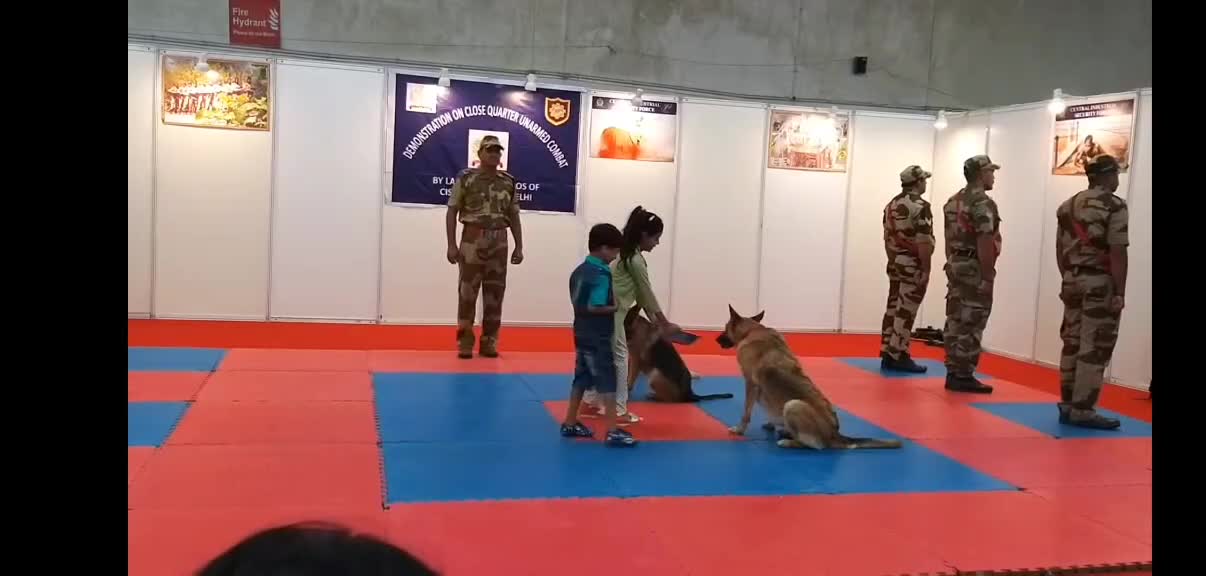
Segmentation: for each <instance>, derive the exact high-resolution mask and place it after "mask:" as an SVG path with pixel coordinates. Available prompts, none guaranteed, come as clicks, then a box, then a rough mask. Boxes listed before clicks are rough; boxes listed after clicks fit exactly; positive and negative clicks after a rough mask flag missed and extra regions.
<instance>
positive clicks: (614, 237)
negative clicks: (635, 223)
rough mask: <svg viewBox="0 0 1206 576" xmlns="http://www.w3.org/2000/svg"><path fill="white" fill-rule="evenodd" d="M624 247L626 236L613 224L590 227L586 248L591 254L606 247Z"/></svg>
mask: <svg viewBox="0 0 1206 576" xmlns="http://www.w3.org/2000/svg"><path fill="white" fill-rule="evenodd" d="M623 245H624V236H623V235H622V234H620V229H619V228H616V227H615V226H613V225H611V224H595V225H594V226H591V227H590V236H589V237H587V239H586V247H587V248H589V249H590V251H591V252H594V251H595V250H598V249H599V248H602V247H604V246H607V247H610V248H619V247H621V246H623Z"/></svg>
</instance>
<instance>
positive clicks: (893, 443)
mask: <svg viewBox="0 0 1206 576" xmlns="http://www.w3.org/2000/svg"><path fill="white" fill-rule="evenodd" d="M838 440H839V441H841V442H842V443H843V444H845V447H846V449H848V450H854V449H855V448H862V449H868V448H872V449H874V448H880V449H884V448H900V447H901V446H902V445H903V444H902V443H901V442H900V440H877V439H875V438H851V437H849V436H842V435H841V434H838Z"/></svg>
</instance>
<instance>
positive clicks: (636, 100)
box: [632, 88, 645, 108]
mask: <svg viewBox="0 0 1206 576" xmlns="http://www.w3.org/2000/svg"><path fill="white" fill-rule="evenodd" d="M644 93H645V91H644V90H641V89H640V88H637V91H636V94H635V95H633V97H632V106H633V107H634V108H639V107H640V106H641V104H644V103H645V99H644V98H642V97H641V94H644Z"/></svg>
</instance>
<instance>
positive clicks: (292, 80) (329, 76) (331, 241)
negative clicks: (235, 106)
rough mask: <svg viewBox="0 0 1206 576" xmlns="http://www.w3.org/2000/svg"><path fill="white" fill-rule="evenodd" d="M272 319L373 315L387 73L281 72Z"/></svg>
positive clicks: (303, 68)
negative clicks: (383, 110)
mask: <svg viewBox="0 0 1206 576" xmlns="http://www.w3.org/2000/svg"><path fill="white" fill-rule="evenodd" d="M276 70H277V74H276V85H277V93H278V94H287V95H288V96H287V97H285V98H281V99H280V100H279V101H278V102H277V110H276V118H277V126H276V130H277V149H276V156H275V159H276V189H275V193H274V195H273V211H272V218H273V222H272V277H271V299H270V301H269V311H270V313H271V315H272V317H273V318H304V319H328V320H362V321H375V320H376V319H377V289H378V286H379V285H380V284H379V277H378V271H379V270H378V269H379V264H380V255H379V253H378V248H379V246H380V245H381V242H380V240H381V238H380V231H381V227H380V218H381V206H382V202H381V196H380V190H381V175H382V167H381V158H382V148H381V134H382V125H383V118H382V108H383V105H382V103H383V99H384V94H385V92H384V89H385V71H384V70H382V69H379V68H378V69H348V68H335V67H331V66H329V65H319V64H311V63H292V62H282V63H281V64H280V65H278V66H277V69H276Z"/></svg>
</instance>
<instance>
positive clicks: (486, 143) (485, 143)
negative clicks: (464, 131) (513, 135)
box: [477, 136, 503, 152]
mask: <svg viewBox="0 0 1206 576" xmlns="http://www.w3.org/2000/svg"><path fill="white" fill-rule="evenodd" d="M491 148H498V149H499V150H502V149H503V145H502V142H499V141H498V136H486V137H485V138H482V143H481V144H478V145H477V151H478V152H481V151H482V150H489V149H491Z"/></svg>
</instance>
